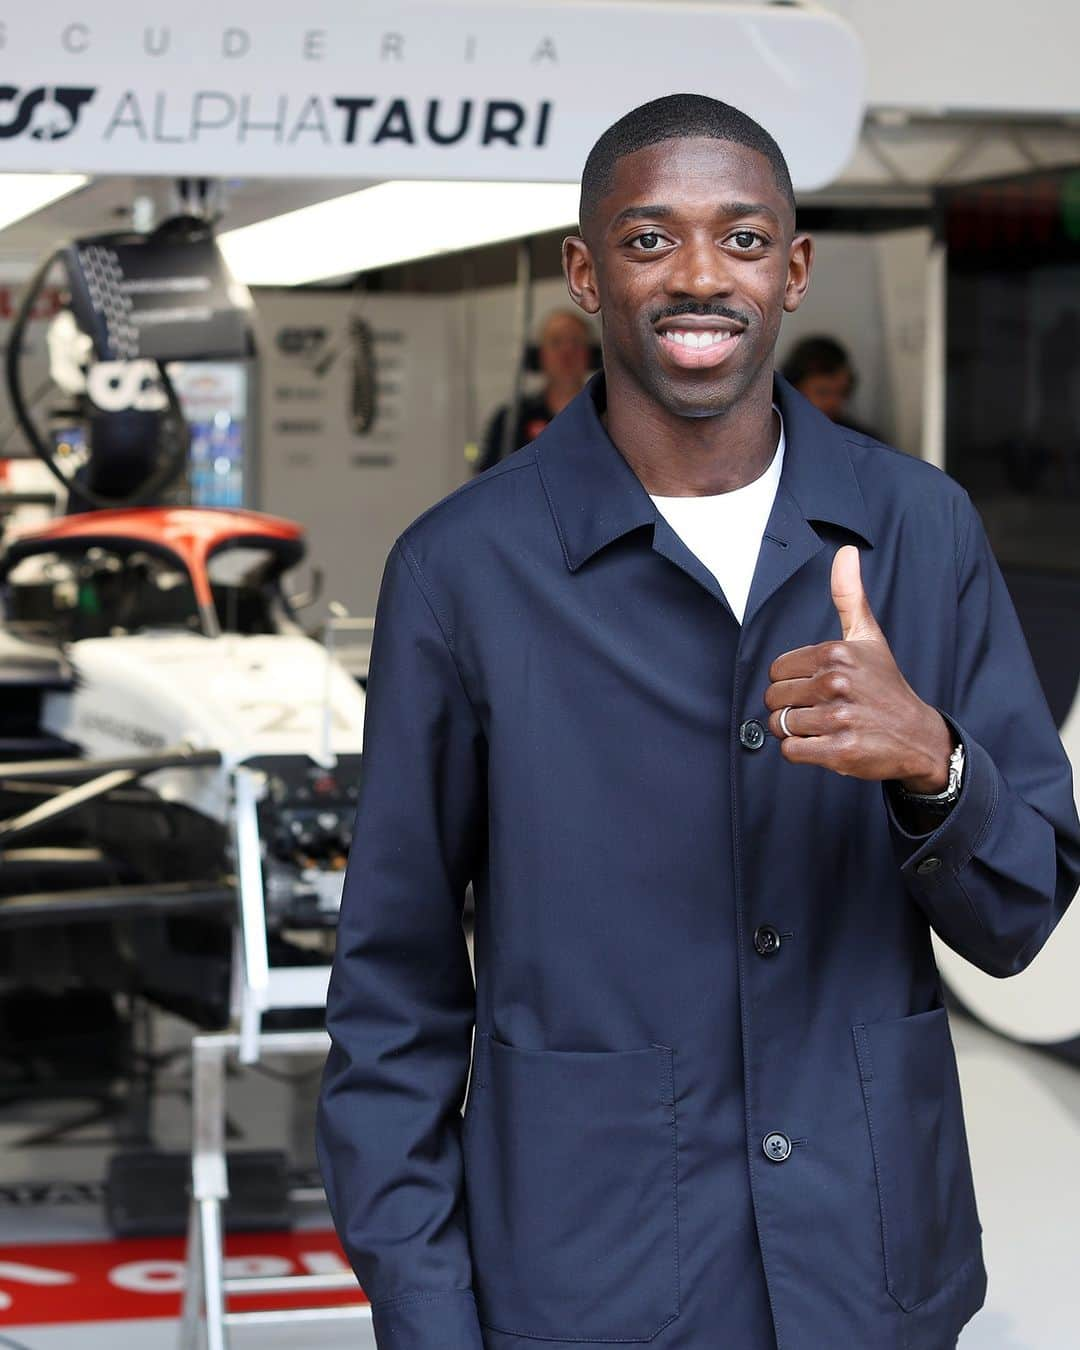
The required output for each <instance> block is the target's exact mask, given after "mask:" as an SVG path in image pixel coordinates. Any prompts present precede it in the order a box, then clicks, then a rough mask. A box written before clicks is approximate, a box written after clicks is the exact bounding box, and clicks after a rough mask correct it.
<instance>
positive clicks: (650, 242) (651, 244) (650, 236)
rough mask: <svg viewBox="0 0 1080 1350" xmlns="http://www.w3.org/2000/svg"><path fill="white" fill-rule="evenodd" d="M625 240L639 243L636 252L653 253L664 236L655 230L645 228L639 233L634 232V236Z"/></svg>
mask: <svg viewBox="0 0 1080 1350" xmlns="http://www.w3.org/2000/svg"><path fill="white" fill-rule="evenodd" d="M627 242H628V243H630V244H636V245H639V246H640V247H639V248H638V252H640V253H655V252H656V250H657V249H658V248H659V247H660V245H661V244H662V243H663V242H664V237H663V235H661V234H658V233H657V232H656V230H645V231H644V232H643V233H641V234H635V235H634V237H633V238H632V239H630V240H628V241H627Z"/></svg>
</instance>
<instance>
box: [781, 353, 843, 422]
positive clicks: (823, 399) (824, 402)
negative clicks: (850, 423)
mask: <svg viewBox="0 0 1080 1350" xmlns="http://www.w3.org/2000/svg"><path fill="white" fill-rule="evenodd" d="M854 383H855V380H854V376H853V375H852V373H851V371H850V369H849V368H848V367H847V366H841V368H840V369H839V370H834V371H831V372H830V373H829V374H827V375H826V374H822V373H819V374H817V375H807V376H806V377H805V379H802V380H800V381H799V383H798V384H797V385H796V386H795V387H796V389H798V391H799V393H800V394H802V395H803V396H804V397H805V398H808V399H809V400H810V402H811V403H812V404H813V405H814V407H815V408H820V409H821V411H822V412H823V413H824V414H825V416H826V417H829V418H831V419H832V420H833V421H834V422H835V421H836V419H837V418H838V417H842V416H843V413H844V409H845V408H846V407H847V401H848V399H849V398H850V397H851V391H852V388H853V387H854Z"/></svg>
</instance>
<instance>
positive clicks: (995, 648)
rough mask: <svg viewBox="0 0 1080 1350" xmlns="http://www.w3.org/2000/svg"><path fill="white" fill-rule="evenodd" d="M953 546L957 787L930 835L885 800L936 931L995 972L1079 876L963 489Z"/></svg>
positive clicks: (1037, 942)
mask: <svg viewBox="0 0 1080 1350" xmlns="http://www.w3.org/2000/svg"><path fill="white" fill-rule="evenodd" d="M962 502H963V505H962V510H961V513H960V523H959V529H958V544H957V557H958V564H957V569H958V570H957V582H958V603H957V621H956V632H955V634H954V641H955V644H956V666H955V682H954V687H953V691H952V706H951V707H942V708H940V709H939V711H940V712H941V713H942V715H943V716H944V717H945V719H946V721H947V722H948V723H949V725H950V727H951V729H952V731H953V733H954V735H955V736H956V737H957V738H958V739H959V740H960V741H961V742H962V743H963V746H964V760H965V763H964V775H963V779H962V783H961V791H960V797H959V799H958V800H957V803H956V805H955V806H954V807H953V809H952V811H951V812H950V813H949V815H948V816H947V817H945V819H944V820H943V821H942V823H941V824H940V825H939V826H938V827H937V828H936V829H934V830H933V831H932V833H930V834H922V835H920V834H913V833H911V832H909V830H908V829H905V827H904V824H903V823H902V822H901V819H900V816H899V814H898V812H897V809H896V804H895V802H894V800H893V798H892V795H891V793H890V792H889V791H887V790H886V792H885V794H884V795H885V803H886V810H887V812H888V816H889V825H890V829H891V832H892V837H893V843H894V848H895V850H896V855H897V858H898V860H899V862H900V868H901V872H902V874H903V877H904V880H905V882H906V884H907V887H908V890H909V892H910V893H911V895H912V896H913V898H914V899H915V900H916V902H917V903H918V904H919V905H920V906H921V907H922V909H923V910H924V911H925V913H926V915H927V918H928V919H929V921H930V924H931V925H932V927H933V929H934V931H935V932H936V933H937V934H938V936H939V937H941V938H942V940H943V941H944V942H946V943H948V945H949V946H950V947H951V948H952V949H953V950H954V951H955V952H957V953H959V955H961V956H963V957H964V958H965V959H966V960H968V961H970V962H972V964H973V965H976V966H978V967H979V968H980V969H981V970H984V971H986V972H987V973H988V974H990V975H997V976H1006V975H1015V974H1017V973H1018V972H1019V971H1021V970H1023V969H1024V967H1025V966H1027V965H1029V964H1030V963H1031V961H1033V960H1034V958H1035V957H1036V956H1037V955H1038V953H1039V951H1040V949H1041V948H1042V946H1043V944H1044V943H1045V942H1046V940H1047V938H1048V937H1049V936H1050V934H1051V933H1052V932H1053V929H1054V927H1055V925H1056V924H1057V923H1058V921H1059V920H1060V919H1061V917H1062V915H1063V914H1064V913H1065V911H1066V909H1067V908H1068V906H1069V903H1070V901H1071V900H1072V897H1073V895H1074V893H1075V891H1076V888H1077V885H1078V884H1080V822H1078V821H1077V814H1076V803H1075V801H1074V798H1073V783H1072V770H1071V767H1070V764H1069V760H1068V757H1067V755H1066V754H1065V749H1064V747H1063V746H1062V743H1061V738H1060V736H1059V735H1058V732H1057V729H1056V727H1055V726H1054V720H1053V717H1052V716H1051V714H1050V710H1049V708H1048V707H1047V703H1046V698H1045V696H1044V694H1043V691H1042V686H1041V685H1040V683H1039V679H1038V676H1037V674H1036V672H1035V668H1034V665H1033V664H1032V660H1031V655H1030V653H1029V652H1028V648H1027V643H1026V642H1025V640H1024V635H1023V632H1022V631H1021V628H1020V623H1019V620H1018V619H1017V616H1016V611H1015V609H1014V608H1013V603H1012V599H1011V598H1010V596H1009V592H1008V590H1007V588H1006V585H1005V580H1004V578H1003V577H1002V575H1001V571H1000V569H999V567H998V565H997V562H996V560H995V558H994V555H993V553H992V552H991V549H990V544H989V541H988V539H987V537H986V532H985V530H984V529H983V525H982V521H981V520H980V519H979V516H978V513H977V512H976V510H975V508H974V506H973V505H972V503H971V501H970V499H969V498H968V497H967V495H966V494H965V495H964V497H963V499H962Z"/></svg>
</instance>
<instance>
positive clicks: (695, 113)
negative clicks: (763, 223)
mask: <svg viewBox="0 0 1080 1350" xmlns="http://www.w3.org/2000/svg"><path fill="white" fill-rule="evenodd" d="M689 137H709V138H711V139H713V140H717V141H731V142H734V144H736V145H745V146H747V147H748V148H749V149H751V150H756V151H757V152H758V154H759V155H764V156H765V158H766V159H767V160H768V161H769V163H770V165H771V166H772V171H773V174H774V176H775V178H776V185H777V187H778V188H779V189H780V191H781V192H782V193H783V194H784V197H785V198H786V200H787V202H788V205H789V206H790V207H791V210H792V214H794V212H795V189H794V188H793V187H792V185H791V174H790V172H789V170H788V166H787V160H786V159H785V158H784V152H783V151H782V150H781V149H780V147H779V146H778V145H777V143H776V142H775V141H774V140H773V138H772V137H771V136H770V135H769V133H768V132H767V131H766V130H765V128H764V127H763V126H761V125H760V123H758V122H755V121H754V119H753V118H752V117H749V116H747V114H746V113H744V112H741V111H740V110H739V109H738V108H733V107H732V106H731V104H730V103H721V102H720V100H719V99H715V98H709V97H708V96H707V95H705V94H667V95H665V96H664V97H663V98H655V99H653V100H652V101H651V102H650V103H642V104H641V105H640V107H637V108H632V109H631V110H630V112H628V113H626V114H625V115H624V116H623V117H620V118H619V120H618V121H617V122H614V123H613V124H612V125H611V126H610V127H608V129H607V131H605V132H604V133H603V135H602V136H601V137H600V139H599V140H598V141H597V142H596V144H595V145H594V146H593V148H592V149H591V150H590V151H589V156H588V158H587V159H586V161H585V168H584V170H583V171H582V175H581V201H580V204H579V208H578V229H579V230H581V229H582V227H583V226H584V224H585V222H586V221H587V220H588V219H589V218H590V217H591V216H592V214H593V212H594V211H595V210H596V208H597V206H598V205H599V204H600V202H601V201H602V199H603V198H604V197H605V196H606V195H607V193H608V192H610V190H611V185H612V183H613V182H614V179H615V166H616V164H617V163H618V162H619V160H620V159H622V158H623V157H624V156H626V155H632V154H634V152H635V151H637V150H644V149H645V147H646V146H649V145H658V144H660V142H661V141H671V140H679V139H686V138H689Z"/></svg>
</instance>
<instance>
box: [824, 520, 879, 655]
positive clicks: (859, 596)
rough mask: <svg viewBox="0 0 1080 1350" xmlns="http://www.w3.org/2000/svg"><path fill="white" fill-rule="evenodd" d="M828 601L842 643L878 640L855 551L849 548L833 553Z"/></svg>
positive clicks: (853, 547) (847, 545) (876, 625)
mask: <svg viewBox="0 0 1080 1350" xmlns="http://www.w3.org/2000/svg"><path fill="white" fill-rule="evenodd" d="M832 598H833V604H834V605H835V606H836V612H837V614H839V616H840V628H841V631H842V633H843V637H844V641H845V642H873V641H876V640H878V639H880V637H881V629H880V628H879V627H878V622H877V620H876V619H875V618H874V613H873V610H872V609H871V608H870V601H869V600H868V599H867V597H866V591H865V590H864V588H863V583H862V569H861V566H860V563H859V550H858V549H857V548H856V547H855V546H854V545H853V544H845V545H844V547H843V548H841V549H837V552H836V557H835V558H833V565H832Z"/></svg>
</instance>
